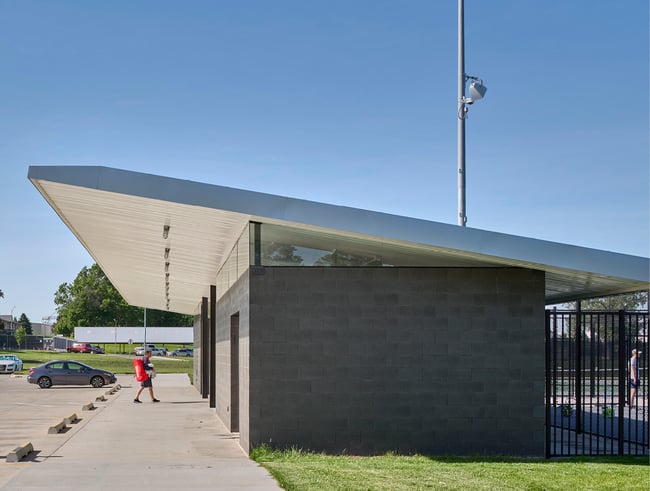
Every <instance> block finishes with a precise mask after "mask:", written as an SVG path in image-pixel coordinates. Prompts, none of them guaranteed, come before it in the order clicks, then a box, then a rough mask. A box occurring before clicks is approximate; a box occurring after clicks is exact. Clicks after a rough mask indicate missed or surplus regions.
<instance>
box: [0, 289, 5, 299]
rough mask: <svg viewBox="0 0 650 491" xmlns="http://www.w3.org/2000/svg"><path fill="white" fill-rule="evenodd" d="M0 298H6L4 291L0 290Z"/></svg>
mask: <svg viewBox="0 0 650 491" xmlns="http://www.w3.org/2000/svg"><path fill="white" fill-rule="evenodd" d="M0 298H5V294H4V292H3V291H2V290H0Z"/></svg>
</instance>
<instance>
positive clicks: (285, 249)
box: [262, 242, 302, 266]
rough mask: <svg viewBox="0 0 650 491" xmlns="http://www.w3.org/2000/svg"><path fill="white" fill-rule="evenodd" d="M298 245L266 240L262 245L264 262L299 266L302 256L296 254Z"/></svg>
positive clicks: (266, 263)
mask: <svg viewBox="0 0 650 491" xmlns="http://www.w3.org/2000/svg"><path fill="white" fill-rule="evenodd" d="M296 250H297V249H296V247H295V246H292V245H289V244H282V243H279V242H265V243H263V245H262V264H265V265H278V264H281V265H283V266H293V265H295V266H299V265H300V264H302V257H300V256H296V255H295V254H294V253H295V252H296Z"/></svg>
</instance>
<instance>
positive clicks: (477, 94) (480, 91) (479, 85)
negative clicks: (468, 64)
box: [464, 75, 487, 104]
mask: <svg viewBox="0 0 650 491" xmlns="http://www.w3.org/2000/svg"><path fill="white" fill-rule="evenodd" d="M465 78H466V79H467V80H471V81H472V82H471V83H470V84H469V97H465V101H464V102H465V104H474V102H476V101H478V100H481V99H483V97H484V96H485V92H486V91H487V87H486V86H485V85H483V80H481V79H480V78H476V77H471V76H467V75H466V76H465Z"/></svg>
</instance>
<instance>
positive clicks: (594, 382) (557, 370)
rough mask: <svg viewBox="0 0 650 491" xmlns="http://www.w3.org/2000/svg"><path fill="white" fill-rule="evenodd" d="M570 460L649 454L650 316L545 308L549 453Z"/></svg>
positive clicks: (547, 437) (640, 313)
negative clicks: (633, 380) (633, 373)
mask: <svg viewBox="0 0 650 491" xmlns="http://www.w3.org/2000/svg"><path fill="white" fill-rule="evenodd" d="M633 349H636V350H637V351H640V352H641V354H640V356H638V365H639V371H640V384H639V388H638V389H637V393H636V397H635V398H634V399H633V400H630V373H629V361H630V357H631V356H632V355H631V353H632V350H633ZM630 403H632V406H630ZM569 455H592V456H596V455H648V313H647V312H624V311H620V312H591V311H589V312H586V311H585V312H582V311H580V310H578V311H559V310H555V309H554V310H547V311H546V456H547V457H554V456H569Z"/></svg>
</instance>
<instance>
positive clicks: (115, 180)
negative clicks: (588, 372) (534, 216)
mask: <svg viewBox="0 0 650 491" xmlns="http://www.w3.org/2000/svg"><path fill="white" fill-rule="evenodd" d="M28 178H29V180H30V181H31V182H32V183H33V184H34V186H35V187H36V188H37V189H38V191H39V192H40V193H41V194H42V195H43V197H44V198H45V199H46V200H47V202H48V203H49V204H50V206H52V208H53V209H54V211H55V212H56V213H57V214H58V215H59V217H60V218H61V220H63V222H64V223H65V224H66V225H67V226H68V228H69V229H70V231H71V232H72V233H73V234H74V235H75V236H76V237H77V239H78V240H79V241H80V242H81V243H82V244H83V246H84V247H85V248H86V250H87V251H88V252H89V254H90V255H91V256H92V257H93V259H94V260H95V261H96V262H97V264H98V265H99V266H100V267H101V268H102V270H103V271H104V273H106V275H107V277H108V278H109V279H110V280H111V282H112V283H113V285H114V286H115V288H117V290H118V291H119V292H120V294H121V295H122V296H123V297H124V298H125V300H126V301H127V302H128V303H130V304H132V305H137V306H140V307H147V308H154V309H160V310H166V309H167V305H166V291H165V288H166V287H165V279H166V278H165V268H164V263H165V259H164V257H163V254H164V251H165V249H166V248H169V249H170V251H171V252H170V255H171V256H172V257H171V258H170V259H169V261H170V263H171V264H172V265H173V268H172V269H171V271H167V272H168V273H170V276H169V280H170V297H169V298H170V302H169V310H171V311H173V312H179V313H184V314H197V313H198V309H199V302H200V299H201V298H202V297H207V296H209V285H211V284H215V283H216V276H217V272H218V271H219V269H220V268H221V266H222V265H223V263H224V261H225V260H226V259H227V257H228V255H229V254H230V251H231V249H232V247H233V245H234V244H235V242H236V241H237V240H238V238H239V236H240V235H241V233H242V231H243V230H244V228H245V227H246V225H247V223H248V222H251V221H253V222H260V223H263V224H264V223H267V224H275V225H282V226H286V227H290V228H291V229H292V230H294V231H296V232H295V233H297V234H299V235H300V236H301V240H302V241H303V242H302V243H303V245H307V246H312V247H314V248H319V247H321V248H322V244H323V243H327V242H328V241H330V242H331V240H332V239H331V238H332V237H339V238H341V239H342V240H351V241H355V243H358V244H362V245H363V247H364V249H365V250H368V251H372V250H382V249H384V250H385V249H390V250H391V251H394V252H395V251H404V252H408V255H409V257H410V258H412V260H413V264H418V265H427V266H459V267H462V266H478V267H522V268H531V269H537V270H542V271H544V272H545V273H546V291H545V298H546V303H547V304H554V303H561V302H566V301H572V300H578V299H583V298H592V297H598V296H605V295H611V294H617V293H627V292H632V291H640V290H647V289H648V287H649V283H650V260H649V259H648V258H645V257H638V256H631V255H627V254H619V253H615V252H608V251H602V250H597V249H590V248H586V247H579V246H574V245H570V244H561V243H557V242H550V241H545V240H538V239H532V238H526V237H519V236H514V235H508V234H503V233H499V232H490V231H486V230H479V229H475V228H470V227H460V226H458V225H450V224H445V223H439V222H432V221H426V220H420V219H415V218H409V217H403V216H397V215H391V214H387V213H380V212H375V211H368V210H362V209H357V208H350V207H346V206H336V205H330V204H324V203H317V202H313V201H308V200H300V199H295V198H288V197H283V196H275V195H271V194H266V193H259V192H253V191H246V190H241V189H234V188H229V187H224V186H218V185H213V184H205V183H199V182H194V181H188V180H182V179H174V178H170V177H163V176H156V175H152V174H145V173H140V172H133V171H127V170H121V169H115V168H110V167H102V166H30V167H29V172H28ZM166 226H167V227H169V229H168V233H167V234H166V237H164V236H163V235H164V234H163V231H164V228H165V227H166Z"/></svg>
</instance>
